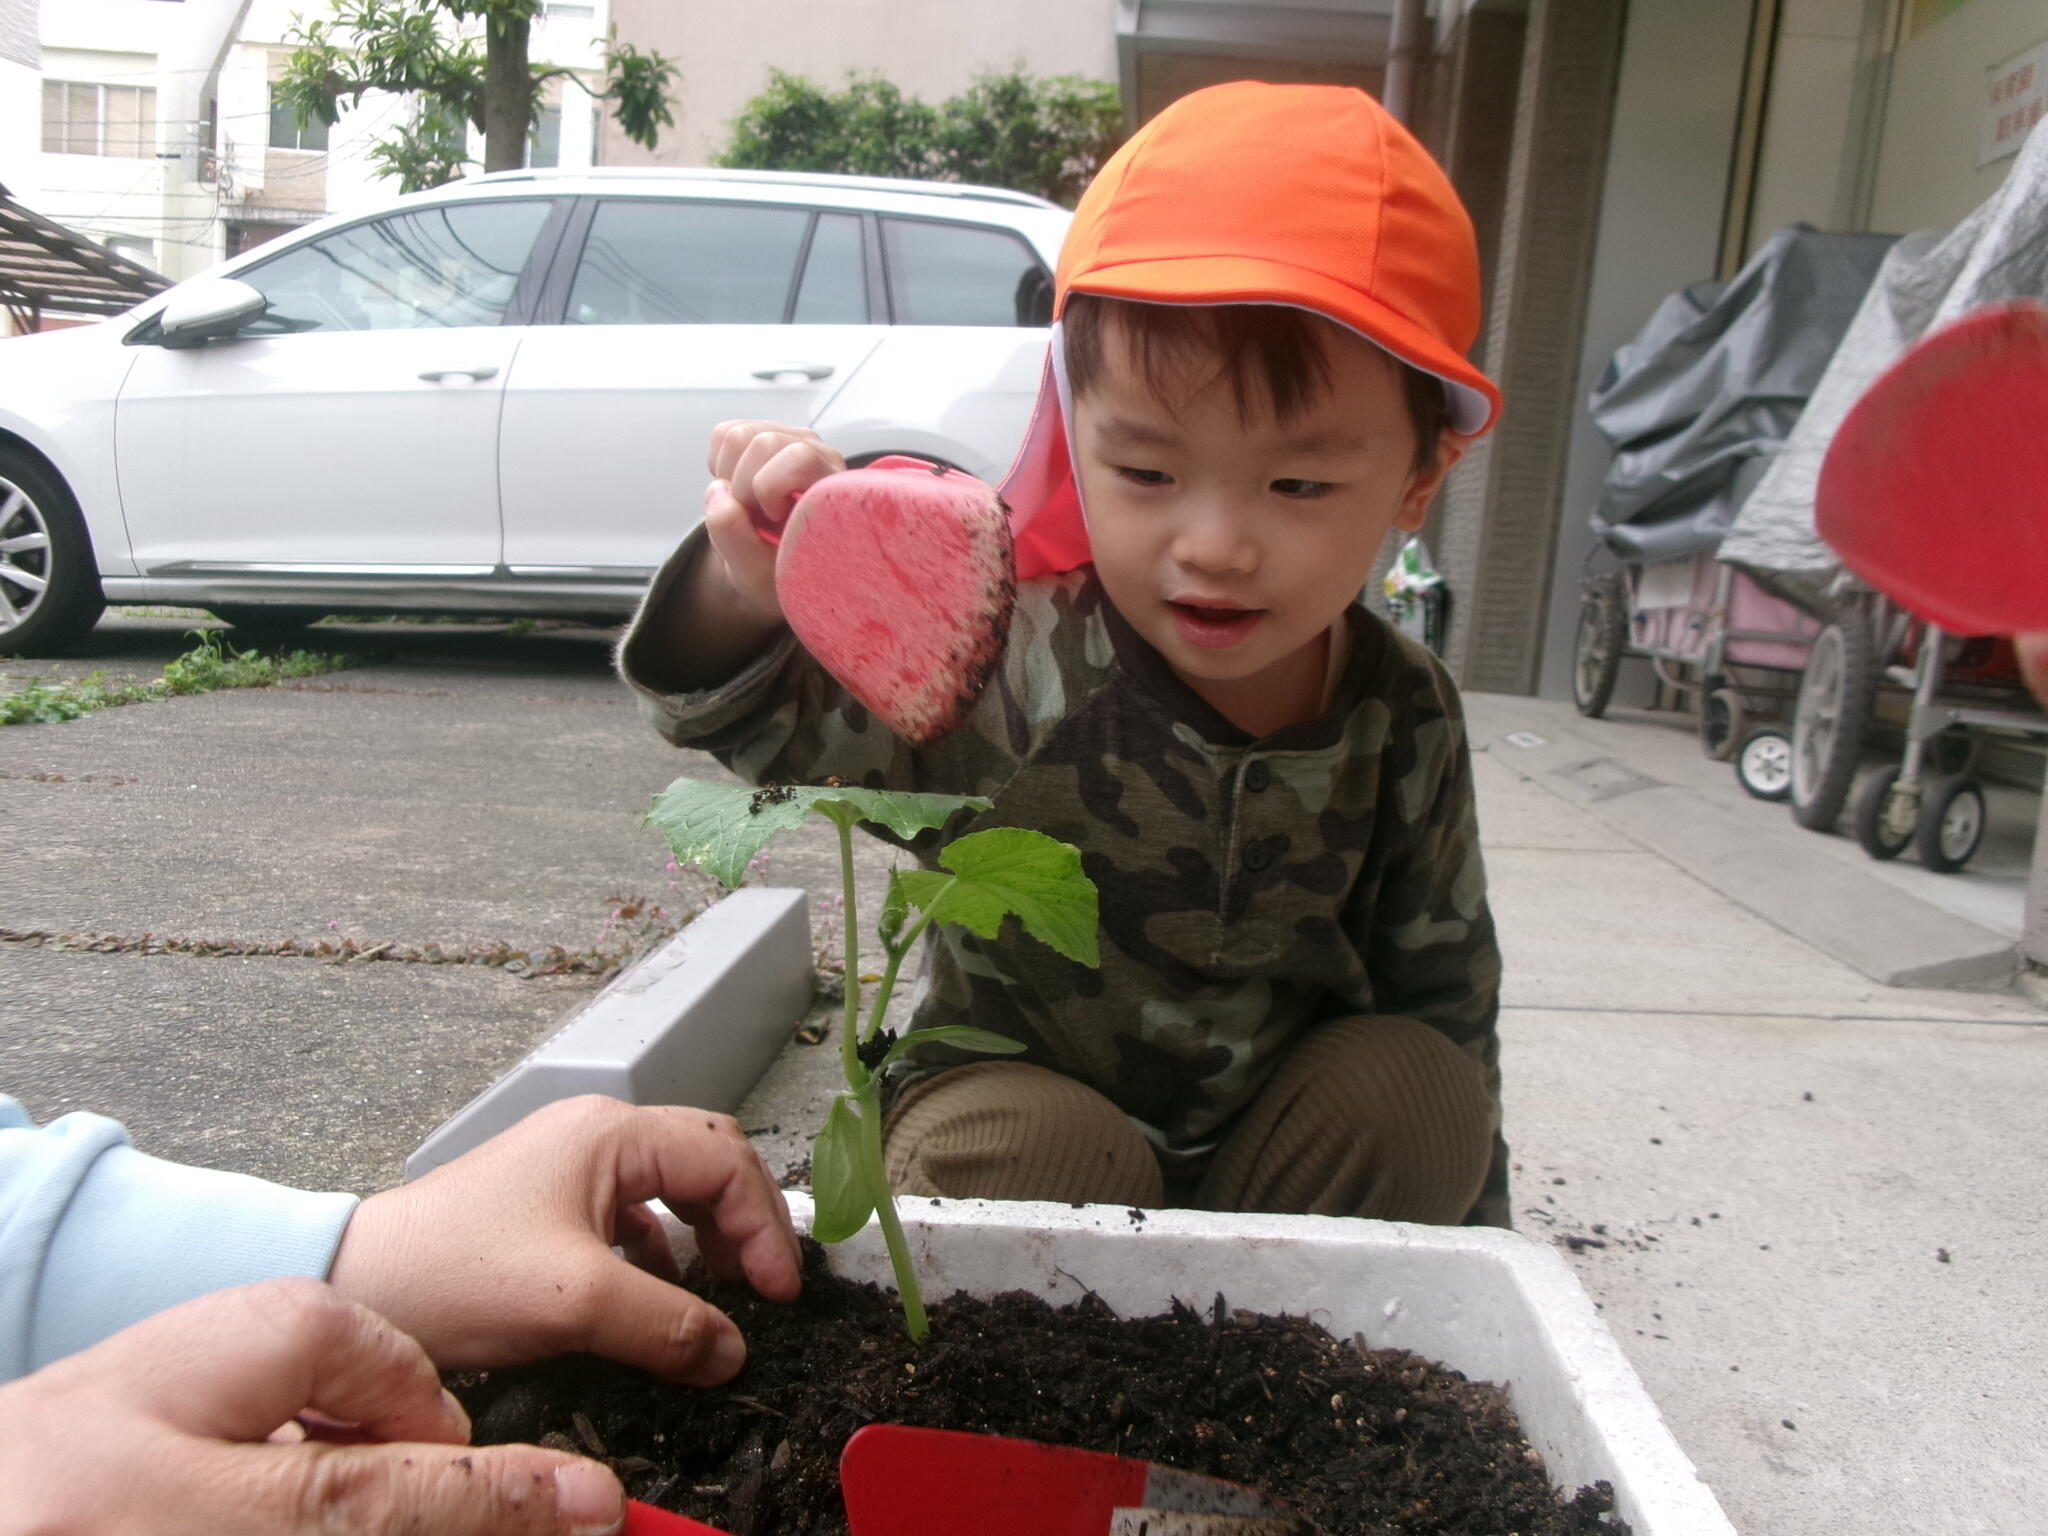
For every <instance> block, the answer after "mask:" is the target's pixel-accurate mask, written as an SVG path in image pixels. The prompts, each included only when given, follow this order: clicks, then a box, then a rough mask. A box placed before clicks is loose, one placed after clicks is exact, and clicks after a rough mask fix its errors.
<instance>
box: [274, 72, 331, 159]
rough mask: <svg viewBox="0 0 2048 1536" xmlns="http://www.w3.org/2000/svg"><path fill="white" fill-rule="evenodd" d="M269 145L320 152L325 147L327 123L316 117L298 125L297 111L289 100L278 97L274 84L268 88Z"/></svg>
mask: <svg viewBox="0 0 2048 1536" xmlns="http://www.w3.org/2000/svg"><path fill="white" fill-rule="evenodd" d="M270 147H271V148H272V149H309V150H315V151H319V152H321V153H325V152H326V149H327V125H326V124H325V123H323V122H321V121H320V119H319V118H317V117H316V118H314V119H313V120H312V121H311V122H309V123H307V124H306V125H305V126H304V127H300V126H299V114H298V112H297V111H296V110H294V108H293V107H292V104H291V103H290V102H288V101H281V100H279V99H278V94H277V87H276V86H274V85H273V86H272V87H271V88H270Z"/></svg>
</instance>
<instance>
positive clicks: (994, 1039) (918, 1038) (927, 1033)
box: [875, 1024, 1026, 1076]
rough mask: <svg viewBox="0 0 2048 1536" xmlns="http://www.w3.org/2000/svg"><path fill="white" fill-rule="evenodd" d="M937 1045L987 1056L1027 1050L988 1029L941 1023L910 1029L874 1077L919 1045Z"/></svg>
mask: <svg viewBox="0 0 2048 1536" xmlns="http://www.w3.org/2000/svg"><path fill="white" fill-rule="evenodd" d="M939 1044H945V1045H952V1046H957V1047H959V1048H960V1049H961V1050H963V1051H984V1052H986V1053H987V1054H988V1055H990V1056H1015V1055H1016V1054H1017V1053H1018V1052H1019V1051H1022V1050H1024V1049H1026V1047H1025V1044H1024V1042H1023V1041H1021V1040H1012V1039H1011V1038H1010V1037H1009V1036H1008V1035H998V1034H996V1033H994V1032H993V1031H991V1030H986V1029H975V1028H974V1027H972V1026H971V1025H967V1024H940V1025H938V1026H936V1027H935V1028H932V1029H913V1030H912V1031H911V1032H910V1033H909V1034H907V1035H905V1036H904V1037H903V1038H902V1039H900V1040H898V1041H897V1042H896V1043H895V1044H894V1045H892V1046H891V1047H889V1054H888V1055H886V1056H884V1057H883V1058H882V1064H881V1065H880V1066H878V1067H876V1068H875V1072H876V1075H877V1076H879V1075H880V1074H881V1073H883V1072H886V1071H887V1070H888V1069H889V1064H890V1063H891V1062H893V1061H894V1060H895V1059H896V1058H897V1057H898V1056H901V1055H902V1054H903V1053H904V1052H905V1051H910V1050H915V1049H916V1048H917V1047H918V1046H920V1045H939Z"/></svg>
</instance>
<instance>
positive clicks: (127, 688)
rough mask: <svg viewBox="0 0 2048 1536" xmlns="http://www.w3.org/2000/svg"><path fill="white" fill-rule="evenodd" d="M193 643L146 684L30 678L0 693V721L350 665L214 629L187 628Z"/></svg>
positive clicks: (68, 714) (262, 684) (75, 713)
mask: <svg viewBox="0 0 2048 1536" xmlns="http://www.w3.org/2000/svg"><path fill="white" fill-rule="evenodd" d="M189 634H190V635H191V638H192V639H193V640H194V641H195V642H196V643H195V644H194V645H193V647H192V649H191V650H189V651H187V652H185V654H184V655H182V656H175V657H173V658H172V659H171V660H169V661H167V662H165V663H164V674H163V676H162V677H159V678H153V679H152V680H150V681H149V682H146V683H112V682H109V681H107V676H106V674H105V673H104V672H94V673H92V674H91V675H89V676H86V677H81V678H74V679H71V680H70V681H67V682H57V683H45V682H40V681H37V680H34V679H31V680H30V682H29V683H28V685H27V686H26V687H24V688H18V689H16V690H15V691H14V692H12V693H8V694H0V725H55V724H57V723H58V722H60V721H64V720H76V719H77V718H78V717H79V716H80V715H86V714H90V713H92V711H94V710H96V709H113V708H116V707H118V706H120V705H123V704H147V703H151V702H153V701H155V700H157V699H172V698H178V697H181V696H183V695H185V694H193V693H213V692H215V691H217V690H218V689H222V688H267V687H269V686H270V685H271V684H273V683H280V682H283V681H284V680H285V679H286V678H291V677H313V676H315V675H317V674H319V673H322V672H335V671H339V670H340V669H341V668H343V667H346V666H349V665H351V663H350V661H349V659H348V658H347V657H345V656H325V655H320V654H318V653H316V652H313V651H290V652H287V653H285V654H282V655H278V656H264V655H262V654H260V653H258V652H256V651H244V650H238V649H236V648H235V647H234V646H232V645H229V644H227V643H226V642H224V641H223V640H222V639H221V637H220V635H219V633H218V632H217V631H214V630H207V629H195V630H191V631H189Z"/></svg>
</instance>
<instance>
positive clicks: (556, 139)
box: [526, 107, 562, 168]
mask: <svg viewBox="0 0 2048 1536" xmlns="http://www.w3.org/2000/svg"><path fill="white" fill-rule="evenodd" d="M526 163H527V164H528V165H530V166H537V167H543V168H546V167H552V166H557V165H560V164H561V163H562V109H561V108H560V107H542V108H541V109H540V119H539V121H537V122H536V123H535V124H534V125H533V132H532V134H531V135H530V136H529V137H528V139H527V145H526Z"/></svg>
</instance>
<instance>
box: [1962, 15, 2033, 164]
mask: <svg viewBox="0 0 2048 1536" xmlns="http://www.w3.org/2000/svg"><path fill="white" fill-rule="evenodd" d="M2044 117H2048V43H2037V44H2036V45H2035V46H2033V47H2032V48H2029V49H2028V50H2027V51H2026V52H2025V53H2021V54H2015V55H2014V56H2013V57H2012V58H2009V59H2007V60H2006V61H2005V62H2004V63H2003V64H1999V65H1995V66H1993V67H1992V68H1991V69H1989V70H1987V71H1986V72H1985V76H1984V115H1983V117H1982V118H1981V119H1980V120H1979V122H1978V126H1977V164H1979V165H1980V166H1982V165H1989V164H1990V163H1991V162H1992V161H1994V160H1999V159H2003V158H2004V157H2005V156H2007V155H2009V154H2011V153H2013V151H2015V150H2017V149H2018V148H2019V147H2020V143H2021V141H2022V140H2024V139H2025V138H2026V136H2027V132H2028V130H2029V129H2031V128H2032V127H2033V126H2034V124H2036V123H2038V122H2039V121H2040V120H2041V119H2042V118H2044Z"/></svg>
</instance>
